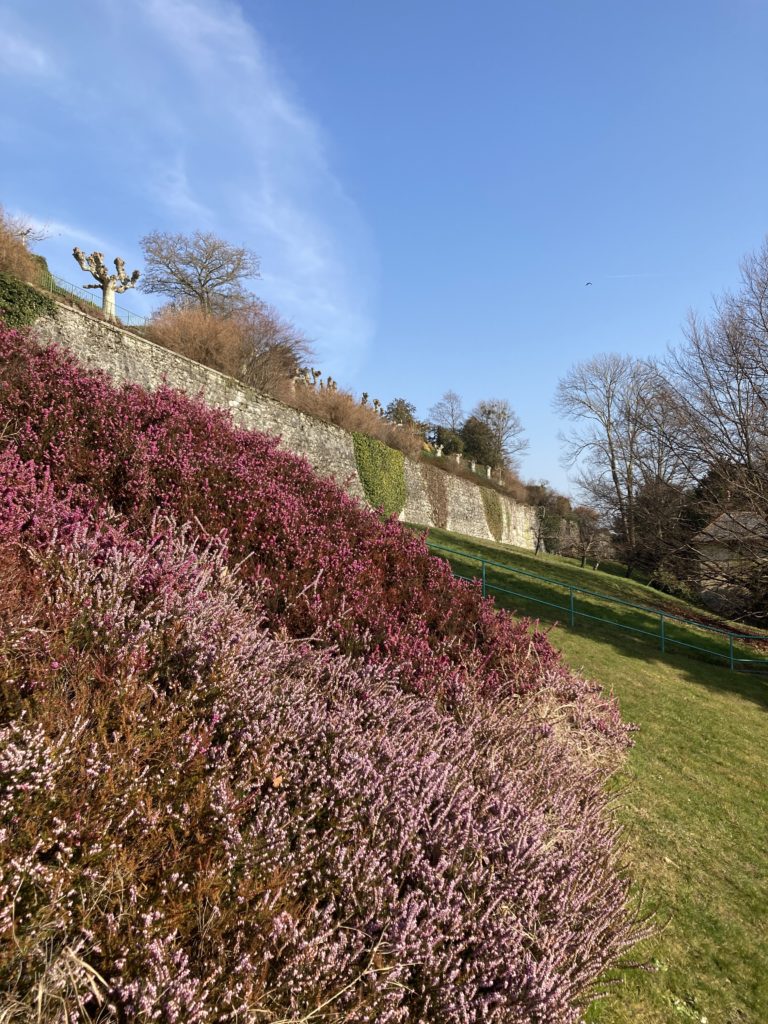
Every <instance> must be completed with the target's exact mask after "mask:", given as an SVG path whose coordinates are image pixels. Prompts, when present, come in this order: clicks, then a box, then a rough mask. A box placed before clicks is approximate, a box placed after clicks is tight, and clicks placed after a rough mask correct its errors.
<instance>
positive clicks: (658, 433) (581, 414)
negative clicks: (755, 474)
mask: <svg viewBox="0 0 768 1024" xmlns="http://www.w3.org/2000/svg"><path fill="white" fill-rule="evenodd" d="M663 386H664V382H663V378H662V375H661V374H660V373H659V372H658V370H657V368H656V367H655V366H654V365H653V364H652V363H649V362H644V361H642V360H638V359H634V358H632V357H631V356H620V355H616V354H613V353H612V354H607V355H599V356H595V357H594V358H592V359H590V360H587V361H586V362H583V363H579V364H578V365H576V366H574V367H573V368H572V369H571V370H570V371H569V373H568V374H566V376H565V377H564V378H563V379H562V380H561V381H560V382H559V384H558V386H557V391H556V394H555V403H554V404H555V409H556V410H557V411H558V412H560V413H562V414H563V415H564V416H566V417H568V418H569V419H571V420H573V421H574V422H575V424H576V426H575V427H574V429H573V430H572V431H571V433H570V434H569V435H568V436H566V437H565V438H564V440H565V442H566V451H565V456H564V462H565V464H566V465H568V466H578V477H577V481H578V484H579V486H580V488H581V490H582V491H583V492H584V493H585V495H587V497H588V500H589V502H590V504H591V505H593V506H595V507H596V508H597V509H598V510H599V511H600V512H601V513H602V514H603V515H604V517H605V518H606V519H607V520H609V521H612V522H613V523H614V524H615V528H616V534H617V537H618V540H619V542H620V547H621V549H622V550H623V554H624V557H625V561H626V562H627V566H628V570H629V571H631V569H632V567H633V565H634V564H635V562H636V561H637V559H638V556H639V544H638V495H639V493H640V492H641V491H642V490H644V489H645V490H647V493H648V494H650V493H651V492H650V490H648V488H649V487H650V486H651V485H653V486H654V487H656V486H657V485H660V484H663V485H669V486H673V485H674V486H680V485H681V484H682V480H683V479H684V477H685V467H684V465H683V463H682V461H681V459H680V458H679V456H678V455H677V454H676V446H675V440H674V437H673V435H672V425H671V424H670V422H669V419H670V416H672V415H673V414H674V411H673V410H672V411H671V407H670V406H669V405H665V403H664V402H663V400H662V397H661V396H662V389H663ZM659 493H661V491H659ZM644 514H645V515H646V516H647V515H649V514H650V506H649V504H648V503H646V508H645V510H644Z"/></svg>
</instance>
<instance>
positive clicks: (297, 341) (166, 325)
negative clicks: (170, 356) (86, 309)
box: [147, 299, 311, 395]
mask: <svg viewBox="0 0 768 1024" xmlns="http://www.w3.org/2000/svg"><path fill="white" fill-rule="evenodd" d="M147 335H148V337H149V338H150V340H151V341H154V342H155V343H156V344H158V345H162V346H163V347H164V348H168V349H170V350H171V351H173V352H178V353H180V354H181V355H184V356H187V357H188V358H189V359H194V360H195V362H198V363H203V364H204V365H205V366H210V367H211V368H212V369H214V370H219V371H220V372H221V373H226V374H228V375H229V376H231V377H236V378H237V379H238V380H241V381H243V383H245V384H248V385H250V386H251V387H253V388H256V389H257V390H259V391H264V392H267V393H268V394H277V393H278V392H280V394H281V395H282V394H283V393H284V392H285V391H286V388H285V385H286V384H287V382H288V381H290V380H291V378H292V377H294V376H295V375H296V373H297V372H298V370H299V368H300V366H301V364H302V362H303V361H304V360H305V359H306V358H307V357H308V356H309V355H310V352H311V348H310V344H309V342H308V341H307V339H306V338H305V337H304V335H302V334H301V332H300V331H299V330H297V329H296V328H295V327H294V325H293V324H291V323H290V322H288V321H286V320H284V319H283V318H282V317H281V316H280V315H279V313H277V311H276V310H275V309H273V308H272V307H271V306H268V305H267V304H266V303H265V302H261V301H260V300H258V299H254V300H252V301H250V302H247V303H244V304H243V305H241V306H240V307H238V308H237V309H235V310H233V311H232V312H230V313H229V314H227V315H226V316H221V315H217V314H215V313H211V312H209V311H207V310H205V309H203V308H202V307H201V306H192V305H189V306H174V305H170V306H165V307H164V308H163V309H161V310H160V311H159V312H158V313H157V314H156V315H155V316H154V317H153V318H152V321H151V323H150V325H149V328H148V330H147Z"/></svg>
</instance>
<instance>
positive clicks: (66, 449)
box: [0, 330, 627, 760]
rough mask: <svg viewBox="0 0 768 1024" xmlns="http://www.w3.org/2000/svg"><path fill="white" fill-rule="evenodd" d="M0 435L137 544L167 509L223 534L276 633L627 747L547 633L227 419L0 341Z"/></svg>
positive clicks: (19, 339) (58, 356)
mask: <svg viewBox="0 0 768 1024" xmlns="http://www.w3.org/2000/svg"><path fill="white" fill-rule="evenodd" d="M0 423H3V424H4V431H3V433H2V435H1V436H2V438H3V439H4V444H5V446H6V448H7V449H8V451H9V452H11V451H12V452H15V453H17V454H18V455H19V457H20V458H22V459H23V460H25V461H29V462H31V463H33V465H34V472H35V474H36V475H37V477H38V478H39V479H43V477H44V476H45V474H48V478H49V480H50V486H51V487H52V488H53V490H54V492H55V493H56V494H57V495H60V496H61V495H69V496H70V499H71V502H72V504H73V505H74V506H78V507H80V508H82V509H84V510H93V509H96V508H101V509H103V510H107V509H109V510H111V514H112V513H114V514H115V515H117V516H119V517H122V518H124V519H125V521H126V522H127V523H128V524H129V525H130V526H131V528H132V529H133V530H143V531H145V532H146V531H149V530H150V529H151V523H152V521H153V518H154V516H155V515H156V513H157V512H158V511H159V512H161V513H164V514H168V515H171V516H173V517H174V518H175V519H176V520H177V521H179V522H194V523H196V524H197V526H198V529H199V530H200V532H201V533H203V534H206V535H208V536H210V537H217V536H219V535H224V536H226V540H227V546H228V551H229V556H230V558H231V560H232V562H233V563H239V562H240V561H242V560H243V559H245V560H246V561H245V564H244V565H243V567H242V576H243V578H244V579H245V580H247V581H249V582H250V583H252V584H254V583H255V584H258V586H259V588H260V593H261V595H262V600H263V603H264V613H265V615H266V616H267V620H268V623H269V625H270V626H271V627H272V628H275V629H277V628H280V629H284V630H285V631H286V632H287V633H288V634H289V635H290V636H293V637H296V638H300V637H312V638H313V640H314V641H315V642H316V643H319V644H323V645H327V646H332V647H334V648H335V649H338V650H340V651H342V652H343V653H347V654H349V655H351V656H353V657H354V658H358V659H362V660H364V661H365V662H366V663H367V664H370V665H376V664H382V665H383V664H386V665H387V670H388V672H389V674H390V675H391V676H392V677H393V678H396V679H398V680H399V682H400V684H401V685H402V686H403V687H404V688H406V689H408V690H410V691H412V692H418V693H429V694H433V695H436V696H439V697H440V698H441V699H443V700H449V701H450V700H455V699H457V695H458V694H461V693H462V692H463V690H464V689H465V688H466V687H468V686H469V687H471V688H472V689H474V690H476V691H479V692H481V693H486V694H492V695H494V696H495V697H497V698H498V697H501V696H504V695H506V694H508V693H517V694H526V693H529V692H533V691H539V690H542V689H546V690H547V691H548V692H552V693H554V694H555V695H556V698H557V700H558V701H559V702H560V703H561V704H562V705H563V707H564V708H568V711H567V714H568V716H569V717H570V719H571V721H572V723H573V724H574V725H575V726H577V731H576V732H575V733H574V736H576V737H577V738H578V740H579V742H587V740H590V737H591V740H590V742H592V744H593V747H594V749H595V750H598V751H600V750H602V751H603V753H604V754H605V755H606V757H607V758H608V759H609V760H611V759H612V758H613V757H614V754H615V751H616V749H617V747H621V746H622V745H624V744H626V742H627V739H626V737H627V729H626V726H625V725H624V724H623V723H622V722H621V720H620V717H619V714H618V710H617V708H616V705H615V703H614V702H613V701H612V700H610V699H607V698H606V697H605V696H604V695H603V694H602V693H601V690H600V687H599V686H596V685H594V684H590V683H587V682H586V681H584V680H581V679H579V678H578V677H576V676H574V675H573V674H571V673H570V672H569V671H568V670H567V669H566V668H565V667H564V666H563V665H562V663H561V662H560V659H559V657H558V655H557V654H556V653H555V652H554V650H553V649H552V648H551V646H550V645H549V643H548V642H547V639H546V637H545V636H544V635H543V634H541V633H538V632H533V633H532V632H531V630H530V627H529V624H528V623H526V622H521V621H515V620H514V619H513V618H512V617H511V616H509V615H506V614H498V613H497V612H496V611H495V610H494V608H493V604H492V603H491V602H490V601H484V600H482V598H481V596H480V594H479V592H478V590H477V588H476V587H473V586H470V585H468V584H465V583H463V582H461V581H457V580H454V579H453V577H452V574H451V570H450V567H449V566H448V564H447V563H445V562H442V561H441V560H439V559H435V558H433V557H431V556H430V555H429V554H428V552H427V550H426V546H425V544H424V543H423V541H422V540H421V539H420V538H417V537H414V536H412V535H411V534H409V533H408V532H406V531H405V530H404V529H403V528H402V527H401V526H400V525H399V524H398V523H397V522H395V521H393V520H390V521H388V522H385V523H382V522H381V521H380V519H379V517H378V516H377V515H376V514H375V513H374V512H372V511H370V510H368V509H365V508H362V507H361V506H360V505H358V504H357V503H356V502H355V501H354V500H353V499H351V498H350V497H349V496H348V495H346V494H344V493H343V492H342V491H341V490H340V489H339V488H338V487H337V485H336V484H335V483H333V482H332V481H323V480H318V479H317V477H316V476H315V475H314V473H313V472H312V470H311V467H310V466H309V465H308V463H307V462H306V461H305V460H303V459H300V458H298V457H296V456H293V455H291V454H289V453H287V452H284V451H281V450H280V449H279V448H278V446H277V442H276V441H275V440H273V439H271V438H268V437H265V436H264V435H260V434H255V433H252V432H248V431H244V430H239V429H236V428H235V427H233V426H232V424H231V421H230V420H229V419H228V418H227V416H226V415H224V414H223V413H220V412H217V411H214V410H211V409H208V408H206V407H205V406H203V405H202V404H200V403H197V402H194V401H191V400H190V399H188V398H186V397H185V396H183V395H181V394H179V393H177V392H174V391H171V390H170V389H163V390H160V391H157V392H154V393H152V394H148V393H146V392H144V391H142V390H141V389H139V388H136V387H124V388H121V389H117V388H115V387H114V386H112V385H111V384H110V383H109V382H108V380H107V378H106V377H104V376H101V375H98V374H93V373H88V372H86V371H85V370H83V369H81V368H80V367H78V365H77V364H76V363H75V362H74V361H73V360H72V359H70V358H68V357H66V356H65V355H64V354H62V353H61V352H60V351H56V350H52V349H47V350H42V349H40V348H38V347H37V346H35V345H34V344H33V343H32V342H30V341H29V340H28V339H26V338H25V337H23V336H22V335H20V334H18V333H16V332H13V331H8V330H0ZM2 443H3V441H2V440H0V444H2Z"/></svg>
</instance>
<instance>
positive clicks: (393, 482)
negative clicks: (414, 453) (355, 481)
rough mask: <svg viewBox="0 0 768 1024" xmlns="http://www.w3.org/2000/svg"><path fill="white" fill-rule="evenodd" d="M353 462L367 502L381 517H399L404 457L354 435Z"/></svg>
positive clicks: (403, 494)
mask: <svg viewBox="0 0 768 1024" xmlns="http://www.w3.org/2000/svg"><path fill="white" fill-rule="evenodd" d="M352 439H353V441H354V444H355V460H356V462H357V471H358V473H359V474H360V482H361V483H362V485H363V491H364V492H365V496H366V498H367V499H368V501H369V502H370V503H371V505H373V507H374V508H377V509H380V510H381V511H382V512H383V513H384V515H385V516H391V515H400V513H401V512H402V511H403V509H404V507H405V498H406V491H405V456H404V455H403V453H402V452H398V451H395V449H394V448H389V447H388V446H387V445H385V444H383V443H382V442H381V441H377V440H376V439H375V438H373V437H367V436H366V435H365V434H360V433H358V432H357V431H355V432H354V433H353V434H352Z"/></svg>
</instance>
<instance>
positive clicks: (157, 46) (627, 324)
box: [0, 0, 768, 490]
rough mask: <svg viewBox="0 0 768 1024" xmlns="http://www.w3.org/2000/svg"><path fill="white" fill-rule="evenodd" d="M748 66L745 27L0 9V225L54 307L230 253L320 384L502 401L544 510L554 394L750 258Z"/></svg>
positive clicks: (369, 10) (725, 2)
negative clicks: (34, 241) (31, 261)
mask: <svg viewBox="0 0 768 1024" xmlns="http://www.w3.org/2000/svg"><path fill="white" fill-rule="evenodd" d="M766 52H768V3H766V2H765V0H722V2H720V0H666V2H664V3H662V2H656V0H646V2H643V3H636V2H632V3H630V2H629V0H582V2H579V3H576V2H575V0H530V2H516V0H476V2H474V3H472V4H470V3H469V2H466V0H462V2H452V0H440V2H438V0H388V2H387V3H379V2H376V0H243V2H241V3H229V2H222V0H134V2H132V3H130V4H126V3H124V2H116V0H90V2H88V3H85V2H81V0H68V2H67V3H61V0H57V2H49V0H4V3H3V5H2V8H0V139H1V140H2V160H1V161H0V202H2V203H3V205H4V206H5V207H6V208H7V209H8V210H10V211H11V212H13V213H20V214H23V215H26V216H28V217H31V218H34V219H35V220H37V221H40V222H43V223H47V224H48V225H49V228H50V230H51V232H52V234H51V237H50V238H49V239H48V240H47V241H46V242H44V243H42V244H41V245H40V247H39V248H40V251H42V252H44V253H45V254H46V256H47V257H48V259H49V262H50V264H51V267H52V269H53V270H54V272H56V273H58V274H60V275H61V276H62V277H64V278H66V279H68V280H72V281H80V280H82V281H83V282H84V280H85V279H84V277H83V275H82V273H81V271H80V270H79V269H78V268H77V266H76V265H75V262H74V260H73V259H72V257H71V255H70V253H71V249H72V246H73V245H79V246H80V247H82V248H85V249H88V250H89V251H90V250H91V249H93V248H99V249H103V251H104V252H105V254H106V255H107V256H108V257H109V258H110V259H111V258H113V257H114V256H115V255H121V256H123V257H124V258H125V259H126V263H127V265H128V269H129V270H131V269H133V268H134V267H136V266H138V267H141V251H140V247H139V244H138V242H139V239H140V238H141V236H142V235H143V234H145V233H147V232H148V231H151V230H155V229H157V230H164V231H182V232H191V231H193V230H194V229H196V228H200V229H202V230H209V231H214V232H216V233H218V234H220V235H222V236H223V237H225V238H227V239H229V240H231V241H232V242H235V243H238V244H245V245H248V246H249V247H251V248H252V249H254V250H255V251H256V252H257V253H258V254H259V255H260V256H261V260H262V278H261V280H259V281H258V282H255V285H254V287H255V290H256V291H257V292H258V293H259V294H260V295H262V296H263V297H264V298H265V299H267V300H268V301H270V302H272V303H274V304H275V305H276V306H277V307H278V308H279V309H280V310H281V311H282V312H283V313H284V314H285V315H286V316H288V317H290V318H291V319H293V320H294V321H295V322H296V323H297V325H298V326H300V327H301V328H302V329H303V330H304V331H305V332H306V333H307V334H309V335H310V336H311V337H312V338H314V339H315V342H316V348H317V352H318V359H317V360H316V363H317V365H319V366H321V367H322V368H323V369H324V370H325V371H327V372H330V373H331V374H332V375H333V376H334V377H335V378H336V379H338V380H339V381H340V382H341V383H342V384H344V385H346V386H349V387H351V388H352V389H354V390H356V391H358V392H360V391H363V390H366V391H368V392H370V394H371V395H372V396H377V397H379V398H380V399H381V400H382V401H383V402H385V403H386V402H387V401H389V400H390V399H392V398H393V397H396V396H404V397H406V398H408V399H409V400H411V401H413V402H414V403H415V405H416V406H417V409H418V412H419V413H420V415H422V416H426V414H427V410H428V408H429V407H430V406H431V405H432V404H434V403H435V402H436V401H437V400H438V399H439V398H440V396H441V394H442V393H443V392H444V391H446V390H447V389H449V388H451V389H453V390H455V391H457V392H459V393H460V394H461V395H462V397H463V398H464V401H465V405H466V407H467V408H469V407H471V406H472V405H473V404H474V403H475V402H476V401H478V400H479V399H481V398H485V397H502V398H507V399H509V401H510V402H511V404H512V405H513V407H514V408H515V409H516V410H517V411H518V413H519V415H520V417H521V419H522V421H523V424H524V426H525V428H526V431H527V434H528V436H529V438H530V442H531V448H530V453H529V455H528V456H527V457H526V459H525V460H524V463H523V467H522V469H523V476H524V478H526V479H541V478H546V479H549V480H550V481H551V482H552V483H554V484H555V485H557V486H559V487H560V488H561V489H564V490H569V489H570V487H569V484H568V481H567V478H566V474H565V471H564V470H563V469H562V468H561V467H560V466H559V462H558V458H559V445H558V441H557V434H558V430H559V429H561V428H562V426H563V425H562V424H560V423H558V421H557V418H556V416H555V414H554V413H553V412H552V409H551V400H552V395H553V392H554V389H555V386H556V383H557V380H558V378H559V377H560V376H561V375H562V374H563V373H565V372H566V371H567V369H568V367H569V366H570V365H572V364H573V363H574V362H577V361H579V360H581V359H584V358H587V357H589V356H591V355H594V354H596V353H598V352H605V351H618V352H629V353H633V354H636V355H646V354H654V353H661V352H663V351H664V349H665V348H666V346H667V345H668V344H670V343H674V342H676V341H677V340H679V338H680V336H681V325H682V323H683V321H684V320H685V317H686V313H687V310H688V309H690V308H695V309H698V310H700V311H706V310H707V309H708V308H709V307H710V305H711V301H712V297H713V295H716V294H717V293H719V292H720V291H721V290H722V289H723V288H726V287H729V286H734V285H735V284H736V283H737V281H738V264H739V260H740V259H741V257H742V256H743V255H745V254H746V253H747V252H749V251H751V250H754V249H755V248H757V247H758V246H759V245H760V244H761V243H762V241H763V239H764V238H765V236H766V233H768V172H767V171H766V168H768V131H766V120H767V116H766V111H768V61H767V60H766V58H765V54H766ZM587 281H592V282H593V283H592V286H591V287H586V286H585V285H586V282H587ZM123 298H124V300H125V303H124V304H125V305H126V306H128V307H129V308H132V309H134V310H136V311H137V312H147V311H149V310H150V309H151V308H152V306H153V304H154V303H153V301H151V300H150V297H148V296H144V295H142V294H141V293H140V292H130V293H128V294H127V295H126V296H123Z"/></svg>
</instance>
